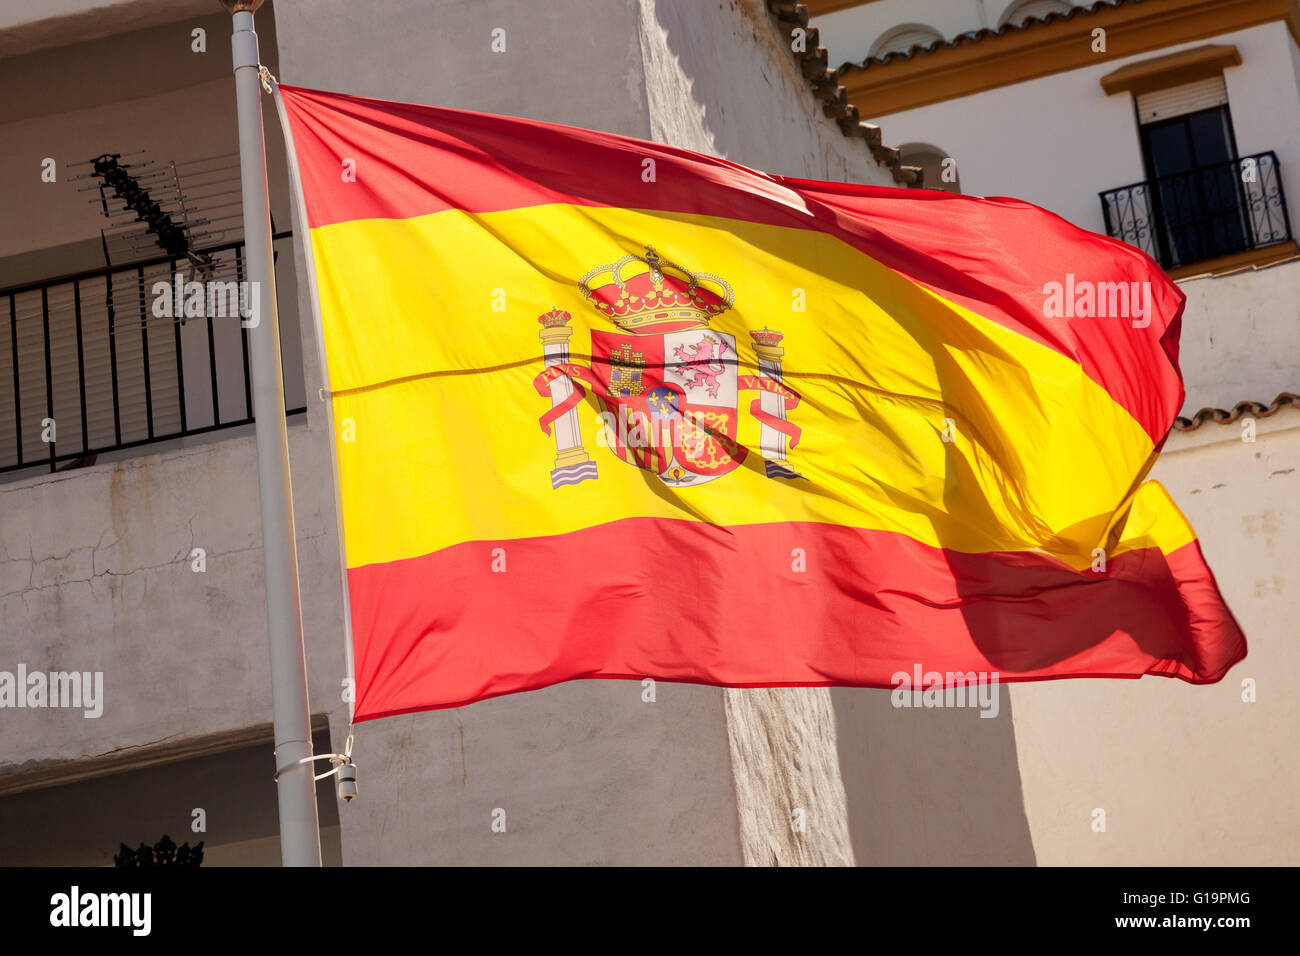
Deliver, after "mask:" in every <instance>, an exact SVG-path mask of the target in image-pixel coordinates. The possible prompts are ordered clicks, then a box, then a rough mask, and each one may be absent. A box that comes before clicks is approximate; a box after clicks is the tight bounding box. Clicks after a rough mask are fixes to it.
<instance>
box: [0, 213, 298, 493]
mask: <svg viewBox="0 0 1300 956" xmlns="http://www.w3.org/2000/svg"><path fill="white" fill-rule="evenodd" d="M291 235H292V234H291V233H288V232H284V233H277V234H276V235H275V236H274V237H273V238H274V240H275V247H276V249H277V255H278V252H279V251H288V248H287V246H282V245H281V243H282V241H284V240H287V239H288V238H289V237H290V236H291ZM204 252H205V254H206V255H205V259H206V260H207V264H206V268H207V269H208V270H209V271H207V272H206V273H203V274H196V273H195V272H194V271H193V266H192V265H191V263H190V262H189V261H188V260H186V259H180V260H177V259H176V258H169V257H160V258H157V259H151V260H148V261H145V262H137V263H132V264H131V265H129V266H121V267H113V268H106V269H100V270H95V271H90V272H81V273H77V274H75V275H68V276H63V277H60V278H57V279H50V280H46V281H43V282H36V283H31V284H29V285H24V286H15V287H13V288H9V289H3V290H0V328H3V324H4V320H5V319H6V318H7V319H8V329H7V333H8V334H7V335H6V336H4V338H5V339H7V341H3V340H0V473H5V472H14V471H18V470H21V469H29V468H32V467H37V466H41V467H47V468H48V469H49V470H50V471H56V470H59V468H60V466H61V465H63V466H64V467H67V466H69V465H70V464H75V463H81V462H86V461H89V460H91V459H92V456H96V455H99V454H104V453H107V452H111V451H116V450H119V449H126V448H133V447H136V446H140V445H146V444H149V443H152V442H160V441H167V440H170V439H176V438H183V437H186V436H189V435H199V434H203V433H206V432H212V431H216V430H218V429H223V428H234V427H236V426H240V425H247V424H249V423H250V422H252V421H253V403H252V385H251V377H250V369H249V362H248V329H247V328H245V327H244V322H243V321H241V317H240V315H239V314H238V305H237V303H238V299H237V298H236V299H235V300H234V302H235V304H236V307H235V308H227V307H226V305H225V304H221V303H226V304H229V300H228V299H221V298H220V296H218V297H217V299H215V300H214V299H210V298H208V297H207V296H206V295H205V296H204V298H203V307H202V308H201V309H199V308H198V307H197V302H198V300H197V299H194V298H193V297H186V296H184V295H182V297H181V299H180V304H181V312H183V313H184V312H186V311H187V309H186V306H187V305H188V306H189V309H188V312H189V314H188V315H180V316H178V315H176V314H174V313H175V312H176V308H175V306H176V301H177V300H176V299H175V298H174V297H173V298H172V301H171V302H170V303H163V302H160V299H161V298H162V295H163V294H162V291H161V287H158V286H157V283H171V284H172V286H173V287H174V286H175V284H176V283H175V276H176V274H177V272H178V271H179V272H180V273H181V274H182V276H183V277H184V279H185V280H189V281H194V280H203V282H204V283H207V284H211V285H212V286H213V287H215V288H217V289H221V288H222V287H228V286H229V283H231V282H232V281H233V282H234V283H243V281H244V278H245V270H244V245H243V243H242V242H231V243H226V244H225V245H220V246H215V247H212V248H209V249H205V250H204ZM217 283H220V284H221V285H216V284H217ZM207 284H204V285H202V286H201V288H205V289H206V288H208V287H209V286H208V285H207ZM184 288H185V287H184V285H182V291H183V292H184ZM191 291H193V290H192V288H191ZM214 302H216V303H217V304H218V305H219V306H220V307H218V308H215V309H214V308H210V306H211V305H212V304H214ZM191 303H195V304H193V305H191ZM169 307H170V308H171V311H172V313H173V314H171V315H166V314H163V315H160V314H159V313H160V312H163V313H165V312H166V311H167V309H168V308H169ZM195 313H198V314H195ZM282 351H287V352H288V354H291V355H292V354H296V353H297V351H298V350H297V349H296V348H295V349H290V350H282ZM5 386H8V387H5ZM286 391H288V390H287V389H286ZM298 399H299V401H297V402H292V401H291V402H290V403H291V404H294V405H295V406H298V407H293V408H288V409H286V413H288V414H298V413H301V412H304V411H305V410H306V409H305V407H303V406H301V401H302V398H301V394H300V393H299V395H298Z"/></svg>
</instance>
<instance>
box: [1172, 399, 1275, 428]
mask: <svg viewBox="0 0 1300 956" xmlns="http://www.w3.org/2000/svg"><path fill="white" fill-rule="evenodd" d="M1288 405H1290V406H1292V407H1294V408H1297V409H1300V395H1296V394H1295V393H1293V392H1280V393H1278V396H1277V398H1275V399H1273V402H1272V404H1269V405H1265V404H1264V403H1263V402H1238V403H1237V404H1236V405H1234V406H1232V408H1231V409H1223V408H1202V409H1201V410H1200V411H1199V412H1197V413H1196V414H1195V415H1193V416H1192V417H1191V418H1182V417H1179V418H1178V419H1176V420H1175V421H1174V429H1175V430H1176V431H1180V432H1194V431H1196V429H1198V428H1200V427H1201V426H1202V425H1204V424H1205V423H1206V422H1215V423H1216V424H1219V425H1230V424H1232V423H1233V422H1235V421H1237V420H1238V419H1240V418H1241V417H1243V416H1245V415H1252V416H1254V417H1255V418H1268V416H1270V415H1273V414H1276V413H1277V412H1279V411H1281V410H1282V409H1283V408H1285V407H1286V406H1288Z"/></svg>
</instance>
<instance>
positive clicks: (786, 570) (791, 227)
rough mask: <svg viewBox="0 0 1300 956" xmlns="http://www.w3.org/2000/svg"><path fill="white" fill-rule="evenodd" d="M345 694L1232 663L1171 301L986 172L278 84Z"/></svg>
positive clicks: (401, 702)
mask: <svg viewBox="0 0 1300 956" xmlns="http://www.w3.org/2000/svg"><path fill="white" fill-rule="evenodd" d="M281 92H282V95H283V99H284V103H285V107H286V111H287V115H288V122H289V129H290V131H291V134H292V141H293V144H292V149H293V151H294V153H295V154H296V159H297V164H298V168H299V171H300V180H301V189H302V195H303V199H304V210H305V216H306V221H307V223H308V225H309V227H310V243H311V249H312V260H313V264H314V270H315V281H316V291H317V295H318V299H319V312H320V320H321V324H322V333H323V340H324V349H325V355H326V365H327V370H328V385H327V388H328V397H329V401H330V402H331V403H332V410H333V417H334V422H335V429H336V433H337V434H336V436H335V438H336V449H337V452H336V454H337V472H338V479H339V494H340V500H341V511H342V520H343V535H344V543H345V551H346V563H347V577H348V585H349V597H350V603H351V625H352V634H353V642H354V648H353V649H354V667H355V676H356V692H357V696H356V704H355V716H356V719H357V720H365V719H370V718H376V717H383V716H386V715H390V714H400V713H405V712H409V711H417V710H426V709H432V708H439V707H452V706H456V705H459V704H465V703H469V702H471V701H476V700H481V699H483V698H487V697H493V696H496V695H499V694H508V693H512V692H516V691H524V690H529V689H534V688H540V687H545V686H547V685H550V684H555V683H558V682H560V681H567V680H574V679H577V678H598V677H602V678H625V679H632V680H641V679H644V678H654V679H656V680H667V681H687V682H693V683H703V684H715V685H722V686H728V687H770V686H789V685H798V686H813V685H848V686H859V687H893V686H895V685H896V684H898V683H899V681H898V677H897V675H899V674H911V673H913V672H914V670H915V669H916V668H918V667H919V668H921V669H923V670H924V671H926V672H938V673H940V674H945V675H956V676H960V675H969V674H970V673H971V672H977V673H981V672H982V673H984V674H988V675H992V674H996V675H998V678H999V679H1000V680H1003V681H1017V680H1041V679H1049V678H1061V677H1139V676H1141V675H1143V674H1159V675H1164V676H1167V677H1178V678H1181V679H1183V680H1185V681H1188V682H1191V683H1210V682H1214V681H1217V680H1219V679H1220V678H1222V677H1223V675H1224V674H1225V673H1226V672H1227V670H1228V669H1229V667H1231V666H1232V664H1234V663H1235V662H1237V661H1238V660H1240V659H1241V658H1242V657H1243V656H1244V655H1245V640H1244V638H1243V636H1242V633H1241V631H1240V629H1239V628H1238V626H1237V624H1236V622H1235V621H1234V620H1233V617H1232V615H1231V613H1230V612H1229V610H1228V609H1227V607H1226V606H1225V604H1224V602H1223V599H1222V598H1221V597H1220V595H1219V592H1218V589H1217V586H1216V584H1215V581H1214V577H1213V575H1212V574H1211V572H1210V570H1209V568H1208V567H1207V566H1206V563H1205V560H1204V558H1203V557H1202V554H1201V549H1200V546H1199V545H1198V543H1197V540H1196V537H1195V534H1194V533H1193V531H1192V529H1191V527H1190V526H1189V525H1188V522H1187V521H1186V519H1185V518H1184V517H1183V515H1182V514H1181V513H1180V512H1179V510H1178V508H1177V507H1176V506H1175V505H1174V503H1173V502H1172V501H1171V500H1170V498H1169V496H1168V494H1167V493H1166V492H1165V490H1164V489H1163V488H1162V487H1161V486H1160V485H1159V484H1157V483H1155V482H1151V481H1144V478H1145V476H1146V474H1147V472H1148V470H1149V469H1150V467H1151V465H1152V463H1153V462H1154V460H1155V457H1156V454H1157V453H1158V451H1159V449H1160V446H1161V444H1162V443H1163V441H1164V439H1165V437H1166V435H1167V434H1168V432H1169V429H1170V427H1171V426H1172V424H1173V421H1174V417H1175V415H1176V414H1177V412H1178V410H1179V407H1180V405H1181V404H1182V400H1183V388H1182V381H1181V378H1180V374H1179V370H1178V361H1177V360H1178V331H1179V322H1180V317H1181V313H1182V307H1183V296H1182V293H1181V292H1180V291H1179V289H1178V288H1177V286H1175V285H1174V284H1173V283H1172V282H1170V281H1169V280H1168V279H1167V278H1166V277H1165V276H1164V274H1163V273H1162V272H1161V271H1160V269H1159V268H1158V267H1157V266H1156V265H1155V264H1154V263H1153V262H1152V261H1151V260H1150V259H1148V258H1147V257H1146V256H1145V255H1143V254H1142V253H1141V252H1139V251H1138V250H1136V249H1134V248H1132V247H1130V246H1127V245H1125V244H1123V243H1121V242H1118V241H1116V240H1113V239H1107V238H1103V237H1101V236H1097V235H1094V234H1092V233H1088V232H1084V231H1082V230H1080V229H1078V228H1076V227H1074V226H1072V225H1071V224H1069V223H1068V222H1065V221H1064V220H1062V219H1060V218H1058V217H1056V216H1054V215H1052V214H1050V213H1048V212H1045V211H1043V210H1042V209H1039V208H1036V207H1034V206H1031V205H1029V204H1027V203H1024V202H1020V201H1017V200H1013V199H985V198H978V197H971V196H959V195H952V194H949V193H944V192H937V191H928V190H901V189H887V188H880V187H874V186H858V185H848V184H843V183H827V182H813V181H807V180H797V179H788V178H783V177H779V176H771V175H767V174H765V173H760V172H755V171H754V170H751V169H747V168H745V167H742V166H738V165H736V164H734V163H730V162H727V161H725V160H722V159H717V158H714V157H711V156H704V155H700V154H697V153H692V152H688V151H686V150H681V149H675V148H673V147H671V146H664V145H661V144H657V143H650V142H644V141H641V140H636V139H629V138H626V137H622V136H614V135H610V134H607V133H597V132H592V131H589V130H583V129H575V128H571V127H565V126H556V125H552V124H548V123H540V122H533V121H529V120H521V119H513V118H509V117H502V116H490V115H485V114H480V113H472V112H464V111H460V110H451V109H438V108H433V107H426V106H412V105H407V104H402V103H390V102H384V101H380V100H372V99H364V98H361V97H356V96H344V95H339V94H333V93H322V92H317V91H313V90H305V89H296V88H292V87H287V86H286V87H281Z"/></svg>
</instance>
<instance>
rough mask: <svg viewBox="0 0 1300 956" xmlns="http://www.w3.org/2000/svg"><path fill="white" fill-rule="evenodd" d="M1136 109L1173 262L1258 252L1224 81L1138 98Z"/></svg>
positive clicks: (1187, 85) (1144, 154)
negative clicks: (1252, 243) (1248, 218)
mask: <svg viewBox="0 0 1300 956" xmlns="http://www.w3.org/2000/svg"><path fill="white" fill-rule="evenodd" d="M1136 108H1137V113H1138V123H1139V128H1140V135H1141V141H1142V158H1143V163H1144V164H1145V166H1146V174H1147V179H1148V181H1150V182H1151V183H1152V190H1151V200H1152V203H1153V206H1154V207H1155V208H1154V209H1153V210H1152V211H1153V213H1154V215H1155V216H1156V219H1157V221H1158V222H1159V223H1160V224H1161V225H1162V226H1163V229H1161V230H1160V232H1161V235H1160V237H1159V238H1160V240H1161V241H1162V242H1163V243H1164V245H1165V246H1166V250H1165V251H1166V253H1167V255H1168V256H1169V258H1170V260H1171V261H1177V262H1200V261H1204V260H1206V259H1213V258H1217V257H1219V256H1226V255H1232V254H1234V253H1237V252H1243V251H1245V250H1246V249H1248V248H1250V240H1249V236H1250V232H1249V226H1248V224H1247V222H1246V218H1245V204H1244V202H1243V201H1242V196H1241V190H1240V188H1239V187H1238V178H1239V170H1238V168H1237V162H1236V160H1237V144H1236V140H1235V138H1234V137H1233V134H1232V118H1231V116H1230V115H1229V113H1228V95H1227V90H1226V88H1225V87H1224V83H1223V77H1222V76H1221V75H1220V76H1214V77H1209V78H1207V79H1203V80H1197V81H1195V82H1192V83H1185V84H1182V85H1180V86H1176V87H1173V88H1171V89H1167V90H1158V91H1153V92H1150V93H1141V94H1138V95H1137V97H1136Z"/></svg>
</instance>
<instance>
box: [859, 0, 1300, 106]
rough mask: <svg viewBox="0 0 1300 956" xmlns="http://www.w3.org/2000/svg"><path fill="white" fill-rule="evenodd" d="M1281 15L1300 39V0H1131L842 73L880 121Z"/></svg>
mask: <svg viewBox="0 0 1300 956" xmlns="http://www.w3.org/2000/svg"><path fill="white" fill-rule="evenodd" d="M1276 20H1283V21H1285V22H1286V23H1287V27H1288V29H1289V30H1290V31H1291V35H1292V37H1293V38H1294V39H1295V40H1296V42H1297V43H1298V44H1300V0H1146V2H1145V3H1124V4H1121V5H1120V6H1117V7H1112V8H1108V9H1102V10H1100V11H1098V12H1097V13H1093V14H1076V15H1075V16H1073V17H1071V18H1070V19H1068V20H1060V19H1057V20H1053V21H1052V22H1050V23H1034V24H1031V25H1029V26H1027V27H1025V28H1024V29H1020V30H1010V31H1008V32H1006V33H1004V34H1002V35H1000V36H999V35H993V34H990V35H987V36H985V37H984V38H983V39H980V40H977V41H973V42H972V41H965V42H962V43H960V44H958V45H957V46H955V47H948V46H940V47H938V48H936V49H934V50H932V51H930V52H928V53H924V52H917V53H913V54H912V56H910V57H906V58H904V57H894V58H893V59H891V60H889V61H887V62H884V63H878V62H874V63H872V64H871V65H870V66H868V67H867V68H866V69H850V70H848V71H847V72H845V73H843V74H841V76H840V82H841V83H842V84H843V86H844V88H845V89H846V90H847V92H848V95H849V101H850V102H851V103H853V104H854V105H855V106H857V108H858V110H859V112H860V113H861V114H862V115H863V116H865V117H870V118H873V119H874V118H878V117H881V116H886V115H889V114H891V113H898V112H901V111H903V110H909V109H915V108H917V107H920V106H929V105H930V104H932V103H941V102H944V101H946V100H952V99H957V98H959V97H963V96H970V95H972V94H974V93H982V92H984V91H985V90H992V89H996V88H998V87H1000V86H1010V85H1011V84H1013V83H1023V82H1025V81H1027V80H1034V79H1038V78H1039V77H1043V76H1051V75H1052V74H1055V73H1064V72H1067V71H1069V70H1075V69H1079V68H1081V67H1085V66H1092V65H1094V64H1096V63H1101V62H1106V61H1110V60H1119V59H1123V58H1125V57H1130V56H1135V55H1137V54H1139V53H1146V52H1148V51H1150V50H1159V49H1163V48H1165V47H1169V46H1173V45H1175V44H1178V43H1190V42H1194V41H1196V40H1204V39H1208V38H1211V37H1216V36H1221V35H1222V34H1225V33H1231V32H1232V31H1234V30H1241V29H1244V28H1246V27H1251V26H1256V25H1258V24H1261V23H1271V22H1273V21H1276ZM1098 28H1100V29H1103V30H1105V31H1106V52H1105V53H1094V52H1093V51H1092V45H1093V38H1092V31H1093V30H1096V29H1098Z"/></svg>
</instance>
